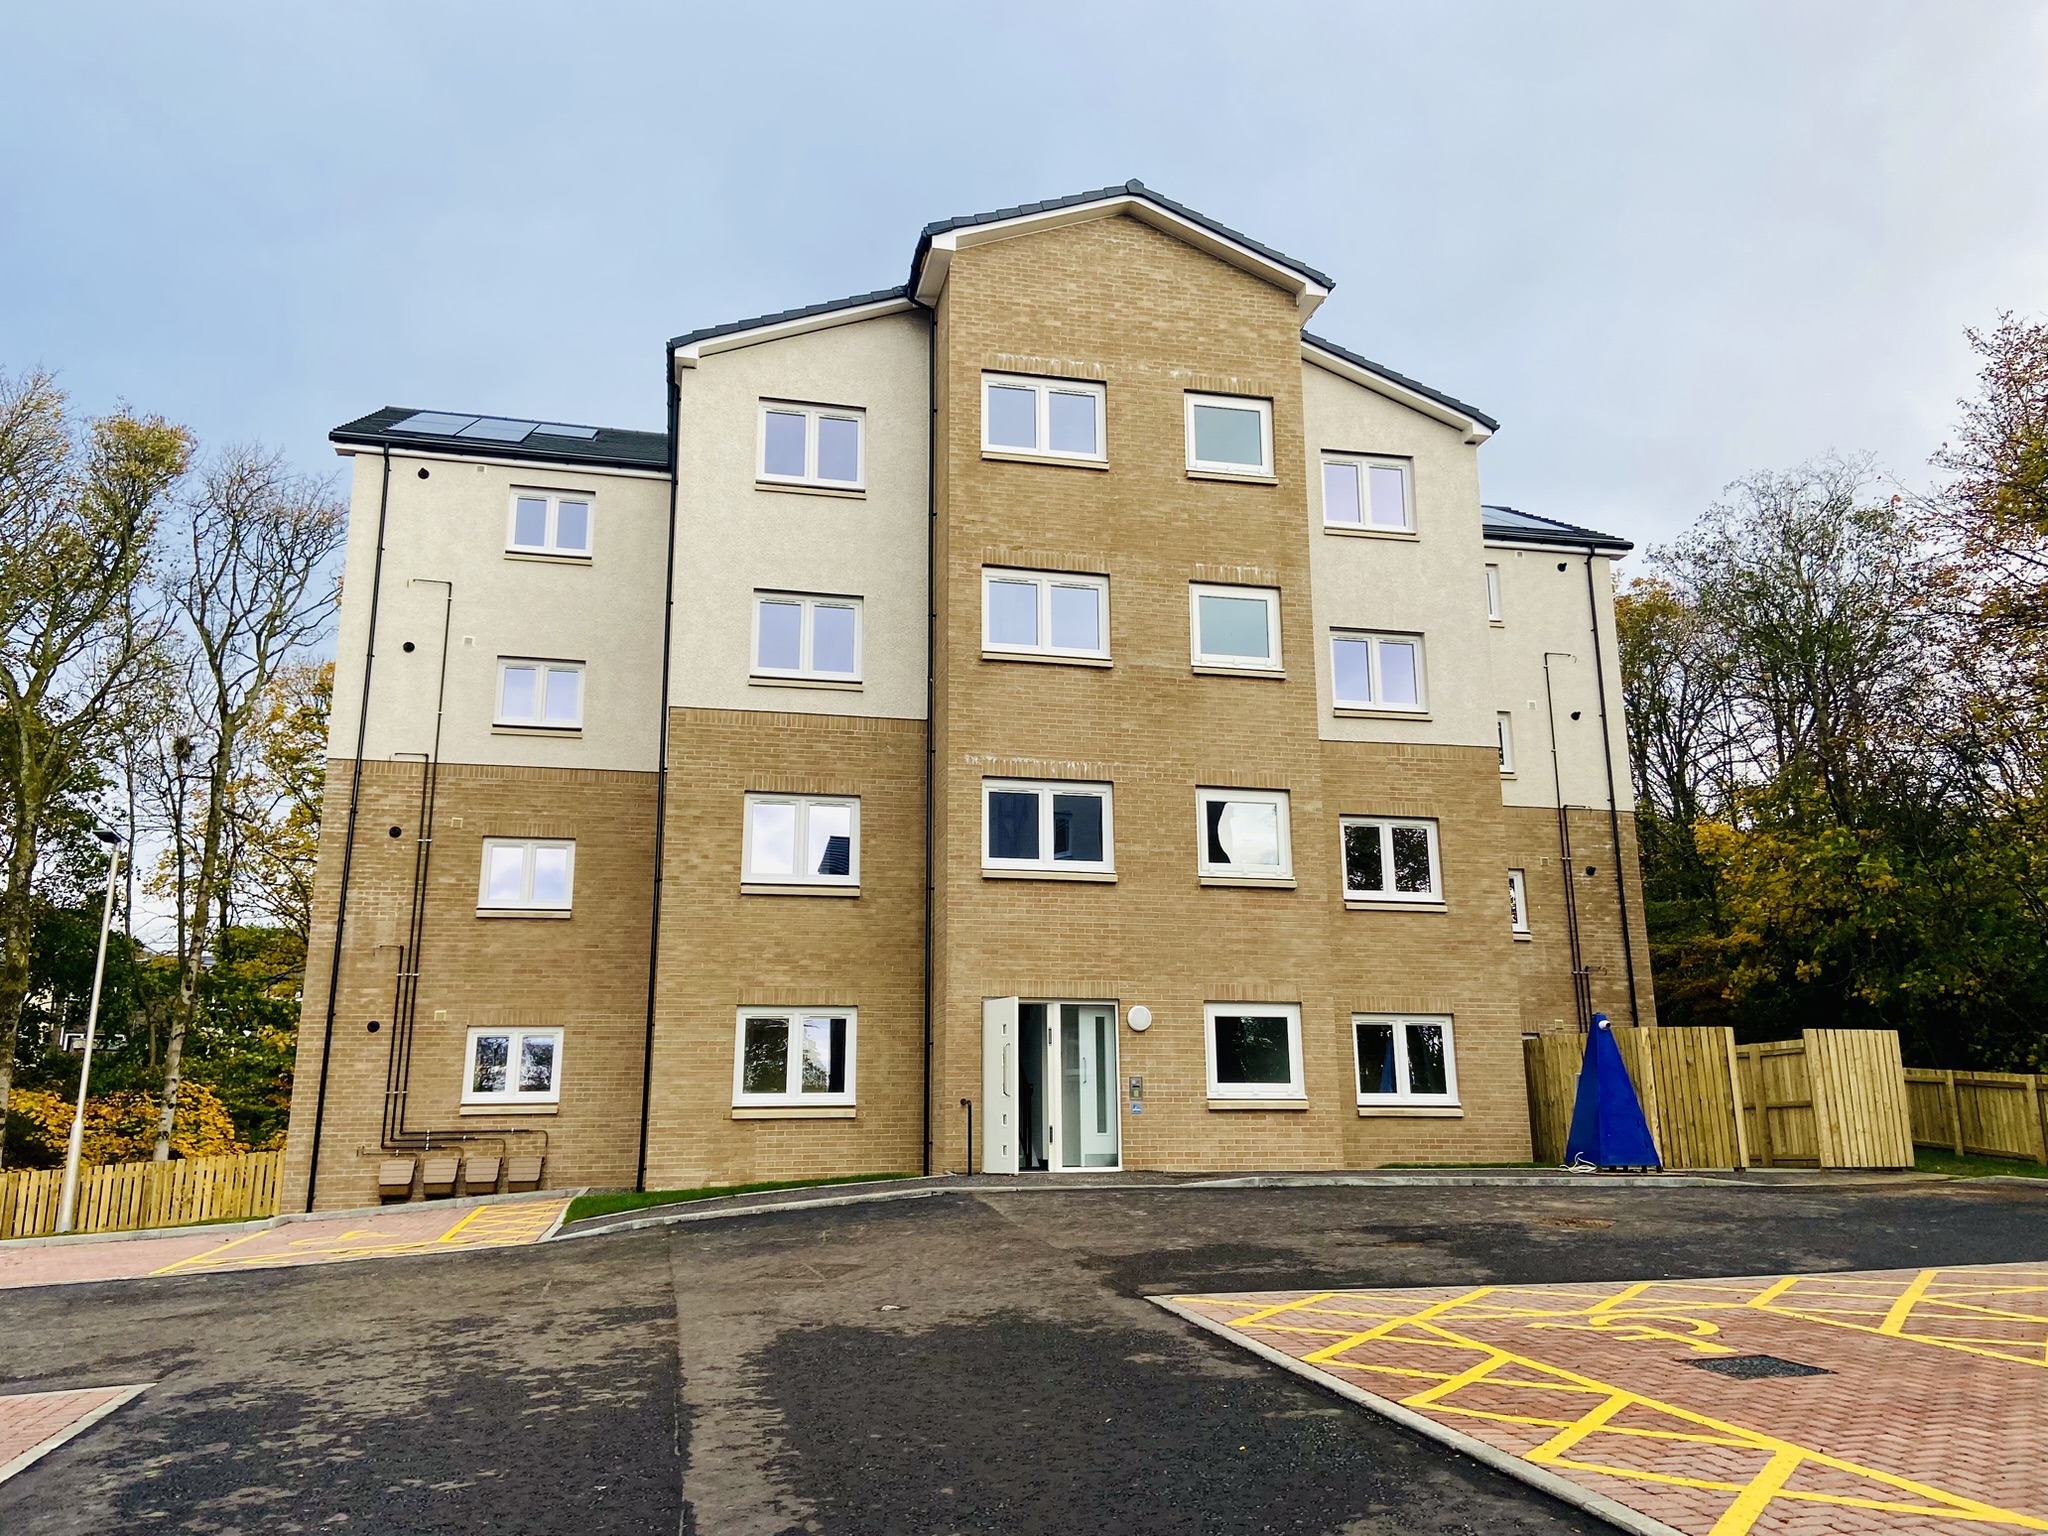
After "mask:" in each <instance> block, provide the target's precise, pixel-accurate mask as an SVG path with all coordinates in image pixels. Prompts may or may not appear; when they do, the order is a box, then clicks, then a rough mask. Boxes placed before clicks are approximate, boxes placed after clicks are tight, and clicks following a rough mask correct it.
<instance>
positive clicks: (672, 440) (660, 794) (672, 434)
mask: <svg viewBox="0 0 2048 1536" xmlns="http://www.w3.org/2000/svg"><path fill="white" fill-rule="evenodd" d="M662 356H663V366H664V368H665V369H666V371H667V374H668V578H667V589H666V594H665V596H664V598H663V601H662V610H661V700H660V704H661V731H660V735H659V737H658V745H657V747H656V751H655V768H654V914H653V917H652V918H651V919H650V924H649V929H648V934H647V1039H646V1043H645V1045H644V1046H643V1047H642V1050H641V1057H640V1157H639V1161H638V1163H637V1164H636V1165H635V1167H634V1172H633V1187H634V1188H635V1189H645V1188H646V1187H647V1122H648V1116H649V1114H650V1112H651V1110H652V1106H653V1103H654V997H655V980H656V978H657V977H658V976H659V974H660V969H661V875H662V859H663V845H664V841H665V839H666V836H667V832H668V666H669V646H670V635H669V628H670V625H671V624H673V622H674V620H675V611H676V499H677V495H678V489H679V484H680V480H681V477H680V476H679V475H678V473H677V470H676V465H677V462H678V453H679V446H680V445H679V444H678V442H677V434H678V432H679V430H680V429H679V426H678V420H679V418H680V416H681V407H682V398H681V396H682V392H681V390H680V389H679V388H678V386H677V384H676V360H675V354H674V353H673V352H671V351H670V350H669V349H667V348H666V347H664V348H663V349H662Z"/></svg>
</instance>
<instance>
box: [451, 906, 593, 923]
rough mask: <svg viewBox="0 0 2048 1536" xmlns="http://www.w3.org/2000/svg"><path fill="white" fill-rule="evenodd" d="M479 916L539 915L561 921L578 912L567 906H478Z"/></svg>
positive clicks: (477, 912) (539, 916)
mask: <svg viewBox="0 0 2048 1536" xmlns="http://www.w3.org/2000/svg"><path fill="white" fill-rule="evenodd" d="M476 915H477V916H478V917H537V918H544V919H552V920H554V921H557V922H560V921H564V920H566V919H568V918H571V917H574V916H575V915H576V914H575V913H574V912H572V911H571V910H570V909H569V908H567V907H478V908H477V909H476Z"/></svg>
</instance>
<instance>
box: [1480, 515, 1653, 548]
mask: <svg viewBox="0 0 2048 1536" xmlns="http://www.w3.org/2000/svg"><path fill="white" fill-rule="evenodd" d="M1489 512H1506V513H1509V514H1511V515H1512V516H1515V517H1518V518H1526V519H1528V520H1529V521H1530V522H1535V523H1542V524H1544V525H1545V526H1544V527H1542V528H1525V527H1522V526H1520V525H1518V524H1515V523H1504V522H1495V521H1491V520H1489V519H1488V518H1487V516H1486V514H1487V513H1489ZM1479 520H1480V531H1481V532H1482V533H1483V534H1485V535H1487V536H1489V537H1493V538H1500V539H1505V540H1518V541H1520V542H1521V543H1524V544H1558V545H1569V546H1571V547H1572V548H1575V549H1586V548H1592V549H1612V550H1619V551H1624V552H1626V551H1628V550H1631V549H1634V548H1635V545H1634V544H1632V543H1631V542H1629V541H1628V540H1627V539H1624V538H1622V537H1621V536H1620V535H1619V534H1613V533H1601V532H1600V531H1598V530H1597V529H1593V528H1581V527H1579V526H1578V524H1576V523H1566V522H1560V521H1559V520H1558V519H1556V518H1554V517H1542V516H1539V515H1538V514H1537V513H1534V512H1524V511H1523V510H1522V509H1521V508H1519V507H1503V506H1498V505H1495V504H1492V503H1488V504H1485V505H1482V506H1481V507H1480V509H1479Z"/></svg>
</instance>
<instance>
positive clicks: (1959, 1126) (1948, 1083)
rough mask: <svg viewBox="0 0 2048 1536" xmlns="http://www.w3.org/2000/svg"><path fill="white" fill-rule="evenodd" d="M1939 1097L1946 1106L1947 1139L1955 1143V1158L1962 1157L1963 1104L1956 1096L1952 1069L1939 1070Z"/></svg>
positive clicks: (1953, 1069) (1954, 1073) (1954, 1077)
mask: <svg viewBox="0 0 2048 1536" xmlns="http://www.w3.org/2000/svg"><path fill="white" fill-rule="evenodd" d="M1941 1097H1942V1102H1943V1103H1944V1104H1946V1105H1947V1106H1948V1128H1949V1133H1950V1134H1949V1139H1950V1140H1951V1141H1952V1142H1954V1143H1955V1149H1956V1156H1957V1157H1961V1156H1962V1155H1963V1104H1962V1100H1961V1099H1960V1098H1959V1097H1957V1094H1956V1071H1955V1068H1954V1067H1943V1068H1942V1069H1941Z"/></svg>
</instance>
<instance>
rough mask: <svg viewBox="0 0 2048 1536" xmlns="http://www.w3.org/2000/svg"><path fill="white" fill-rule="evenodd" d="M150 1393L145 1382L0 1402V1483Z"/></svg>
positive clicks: (20, 1394) (37, 1394)
mask: <svg viewBox="0 0 2048 1536" xmlns="http://www.w3.org/2000/svg"><path fill="white" fill-rule="evenodd" d="M148 1390H149V1385H148V1383H146V1382H145V1383H142V1384H140V1385H130V1386H122V1387H84V1388H79V1389H76V1390H73V1391H68V1392H18V1393H16V1394H14V1395H13V1396H11V1397H0V1483H4V1482H6V1481H7V1479H8V1478H10V1477H12V1476H14V1475H15V1473H17V1472H21V1471H25V1470H26V1469H27V1468H28V1467H29V1465H30V1464H31V1463H33V1462H34V1461H36V1460H37V1458H39V1457H41V1456H44V1455H46V1454H48V1453H49V1452H51V1451H54V1450H55V1449H57V1447H58V1446H60V1445H62V1444H64V1442H65V1441H67V1440H72V1439H75V1438H77V1437H78V1436H79V1435H81V1434H83V1433H84V1432H85V1431H86V1430H88V1429H90V1428H92V1426H93V1425H95V1424H97V1423H99V1421H100V1420H101V1419H103V1418H105V1417H106V1416H107V1415H108V1414H110V1413H112V1412H113V1411H114V1410H115V1409H116V1408H119V1407H120V1406H121V1405H122V1404H123V1403H125V1402H127V1401H129V1399H131V1398H134V1397H137V1396H139V1395H140V1394H141V1393H143V1392H146V1391H148Z"/></svg>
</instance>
